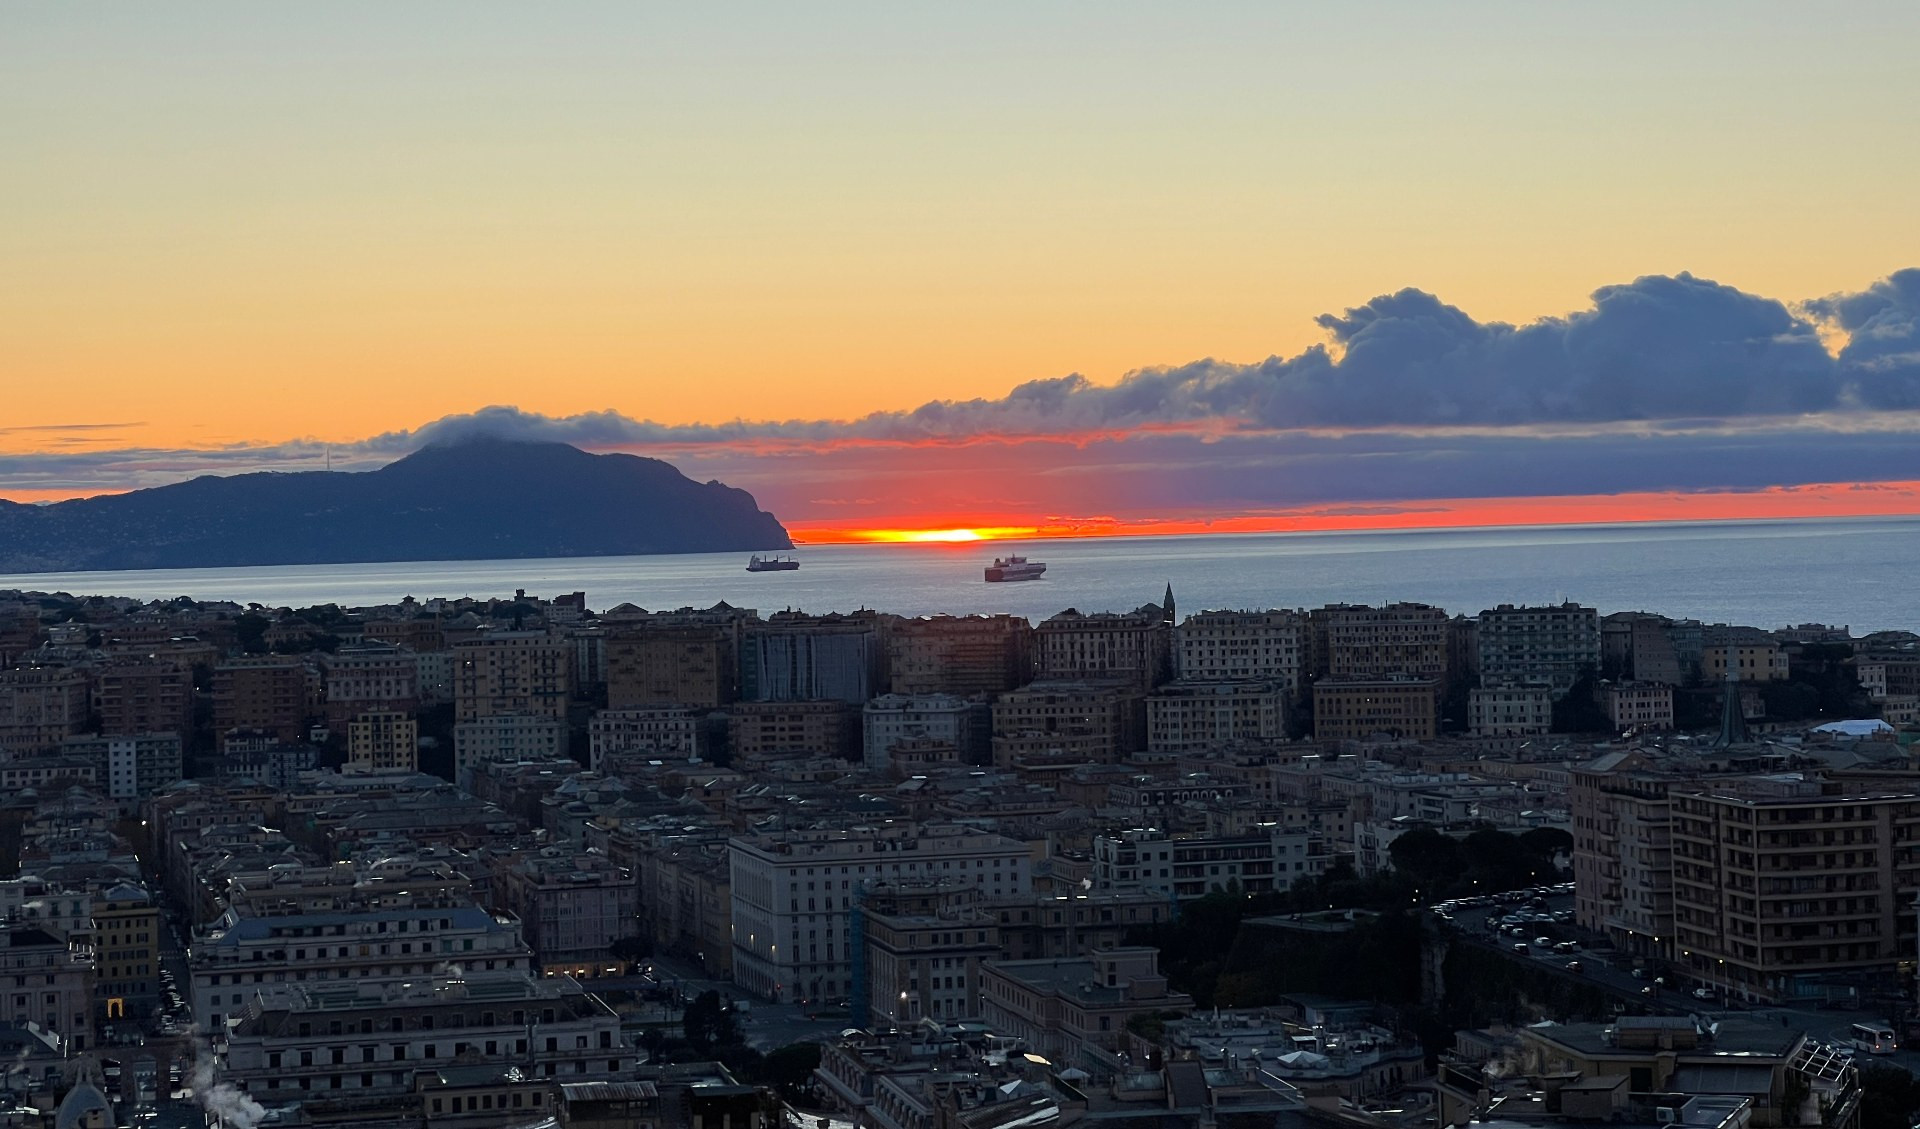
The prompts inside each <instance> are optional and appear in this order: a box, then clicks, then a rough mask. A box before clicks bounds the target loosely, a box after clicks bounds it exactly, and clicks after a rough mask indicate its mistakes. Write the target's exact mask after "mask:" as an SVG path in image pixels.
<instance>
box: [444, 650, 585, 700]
mask: <svg viewBox="0 0 1920 1129" xmlns="http://www.w3.org/2000/svg"><path fill="white" fill-rule="evenodd" d="M451 650H452V652H453V708H454V719H455V721H475V720H478V719H479V718H483V717H499V716H502V715H508V714H519V715H524V716H527V717H545V718H555V719H562V720H564V719H565V718H566V716H567V702H568V699H569V697H570V695H571V694H572V689H573V688H572V686H571V684H570V682H569V677H568V676H569V673H570V672H571V670H572V661H571V660H572V654H571V649H570V648H569V647H568V645H567V641H566V640H565V639H564V638H562V637H560V636H558V635H549V634H547V633H546V632H544V631H489V632H487V633H485V634H482V635H480V636H478V637H476V638H472V639H463V640H461V641H459V642H457V643H455V644H454V645H453V647H452V648H451Z"/></svg>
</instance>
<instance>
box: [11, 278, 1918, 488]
mask: <svg viewBox="0 0 1920 1129" xmlns="http://www.w3.org/2000/svg"><path fill="white" fill-rule="evenodd" d="M1318 322H1319V324H1320V325H1321V326H1322V327H1323V328H1324V329H1325V330H1326V331H1327V333H1328V336H1329V341H1328V343H1327V344H1326V345H1323V346H1316V347H1314V348H1310V349H1307V350H1305V351H1303V352H1300V353H1298V354H1296V355H1294V356H1290V357H1269V358H1267V359H1265V360H1262V361H1257V362H1253V363H1249V364H1238V363H1231V362H1226V361H1219V360H1211V359H1208V360H1200V361H1195V362H1192V363H1190V364H1185V365H1179V366H1172V367H1164V368H1147V369H1140V370H1137V371H1135V372H1131V373H1129V374H1127V375H1126V376H1124V377H1122V378H1121V379H1120V380H1118V381H1117V382H1114V383H1112V384H1099V383H1095V382H1093V381H1091V380H1088V379H1086V378H1085V377H1082V376H1079V375H1069V376H1062V377H1053V378H1047V379H1040V380H1033V381H1029V382H1027V383H1024V384H1021V385H1018V386H1017V387H1015V388H1013V389H1012V390H1011V391H1009V392H1008V393H1007V394H1006V395H1004V396H1001V397H997V398H980V399H971V400H938V401H932V402H929V403H926V404H922V405H920V406H919V407H916V408H913V409H910V410H905V411H887V412H875V413H873V414H871V415H868V416H865V417H863V418H860V419H853V420H818V419H815V420H786V421H766V422H754V421H743V420H735V421H731V422H720V423H701V424H691V425H669V424H661V423H656V422H652V421H648V420H642V419H635V418H633V417H631V416H628V415H625V414H622V413H621V412H617V411H611V410H608V411H597V412H587V413H582V414H578V415H569V416H548V415H542V414H539V413H535V412H529V411H524V410H522V409H519V408H516V407H511V406H494V407H487V408H482V409H480V410H478V411H474V412H467V413H460V414H455V415H449V416H445V417H442V418H441V419H438V420H435V421H433V422H430V423H427V424H425V425H423V426H421V427H418V428H414V429H410V430H403V431H392V432H387V433H384V434H380V435H376V436H373V437H371V438H368V439H365V440H361V441H359V442H356V443H349V444H335V445H332V446H331V448H330V449H331V454H332V458H333V460H334V465H335V466H337V467H366V466H370V465H375V464H377V463H381V462H386V461H390V460H391V459H392V458H393V457H396V456H398V455H401V454H404V453H407V452H409V451H412V450H415V449H417V448H420V447H422V446H429V445H434V444H438V443H445V442H451V441H455V440H459V439H463V438H470V437H473V436H476V435H491V436H498V437H504V438H515V439H538V440H557V441H562V442H567V443H572V444H575V445H577V446H581V447H585V448H590V449H600V450H606V449H610V448H622V449H627V450H633V451H640V452H652V453H656V454H661V455H663V456H665V457H668V458H671V459H672V460H674V461H675V462H676V463H678V464H680V465H682V466H684V467H687V468H688V469H689V470H690V471H691V472H693V473H696V474H699V475H712V476H714V477H720V478H724V479H726V480H727V481H730V482H740V483H742V484H743V485H748V486H751V487H752V488H753V489H755V490H756V491H760V492H762V493H763V494H764V495H765V496H767V497H769V498H771V499H773V501H774V502H775V503H777V504H778V506H779V507H780V508H781V512H783V513H789V512H790V513H793V514H795V515H799V514H801V513H803V512H804V506H805V505H807V504H810V503H811V502H813V501H817V500H825V499H844V498H854V497H861V498H867V499H869V500H873V501H875V503H876V504H877V505H883V504H889V502H888V498H887V497H885V495H889V494H890V495H891V496H892V498H893V500H894V501H898V500H899V499H900V498H902V497H904V496H905V492H906V491H907V489H908V487H907V486H906V485H905V484H906V483H908V482H911V481H913V480H914V479H915V477H916V476H920V480H921V481H922V482H923V483H924V484H925V485H926V488H927V489H928V490H937V491H939V492H940V493H941V494H942V495H943V496H944V497H946V498H947V499H948V500H949V501H950V502H952V503H953V504H958V502H957V499H959V498H961V497H963V496H964V494H965V492H966V490H967V489H969V488H971V489H976V490H987V489H1002V491H1003V492H1002V493H1001V494H1000V495H997V496H996V497H997V498H998V500H1000V501H1005V502H1007V503H1009V504H1014V503H1022V504H1026V503H1030V504H1034V505H1053V504H1058V505H1060V506H1073V507H1078V508H1082V509H1084V508H1085V507H1089V506H1098V505H1099V504H1100V502H1099V499H1100V497H1101V496H1102V494H1103V492H1104V493H1105V494H1109V495H1113V496H1114V497H1115V501H1114V503H1113V505H1114V507H1116V508H1117V507H1118V506H1120V505H1121V504H1122V503H1123V502H1124V503H1125V504H1129V505H1136V506H1139V505H1170V504H1174V503H1176V502H1178V501H1179V500H1180V499H1182V498H1185V499H1187V500H1188V501H1190V502H1193V503H1195V504H1204V503H1208V502H1211V503H1214V504H1219V505H1223V506H1230V505H1235V504H1262V503H1267V504H1274V503H1284V502H1290V501H1303V500H1314V501H1322V500H1331V499H1336V498H1339V497H1346V498H1353V499H1383V498H1405V497H1414V496H1426V497H1434V496H1454V497H1459V496H1466V495H1468V494H1472V495H1474V496H1480V495H1486V494H1493V493H1508V494H1512V493H1525V492H1535V493H1545V492H1548V491H1549V489H1550V490H1551V492H1553V493H1576V492H1581V491H1588V492H1607V491H1615V490H1622V489H1656V488H1658V489H1676V490H1687V489H1719V488H1737V489H1752V488H1755V487H1757V486H1762V485H1766V484H1768V483H1774V484H1790V483H1794V482H1833V481H1843V480H1852V479H1855V478H1863V477H1865V478H1877V479H1887V480H1891V478H1892V476H1895V475H1898V476H1901V477H1909V478H1911V477H1920V462H1916V459H1915V457H1913V456H1911V455H1909V454H1908V452H1910V451H1913V450H1920V444H1915V443H1914V439H1915V438H1916V437H1920V414H1916V415H1909V414H1907V413H1908V412H1910V411H1913V412H1920V270H1915V269H1909V270H1902V271H1900V272H1897V273H1895V274H1893V275H1891V276H1889V277H1888V278H1886V279H1883V280H1881V281H1878V282H1875V283H1874V284H1872V285H1871V286H1869V287H1867V288H1865V289H1863V290H1861V291H1858V292H1854V293H1843V294H1835V295H1829V296H1827V297H1824V298H1819V299H1816V300H1812V301H1807V302H1803V303H1798V304H1789V303H1787V302H1782V301H1779V300H1776V299H1772V298H1766V297H1762V296H1759V295H1755V294H1750V293H1746V292H1743V291H1741V290H1738V289H1736V288H1734V287H1730V286H1726V285H1722V284H1720V283H1716V282H1712V281H1709V280H1706V279H1701V278H1696V277H1694V276H1692V275H1690V274H1679V275H1674V276H1658V275H1650V276H1646V277H1643V278H1639V279H1636V280H1634V281H1632V282H1630V283H1625V284H1621V285H1616V286H1607V287H1602V288H1601V289H1599V290H1597V291H1595V292H1594V294H1593V297H1592V303H1591V305H1590V306H1588V307H1587V308H1585V309H1581V310H1578V311H1575V312H1573V313H1570V314H1566V315H1564V316H1558V317H1547V318H1541V319H1539V320H1536V321H1533V322H1529V323H1527V324H1524V325H1517V326H1516V325H1508V324H1505V323H1500V322H1483V321H1479V320H1477V319H1475V318H1474V317H1472V316H1471V315H1470V314H1468V313H1466V312H1465V311H1463V310H1461V309H1459V308H1458V307H1455V306H1451V305H1448V304H1447V303H1445V302H1443V301H1441V300H1440V299H1439V298H1437V297H1435V296H1434V295H1432V294H1428V293H1426V292H1423V291H1420V290H1414V289H1407V290H1401V291H1399V292H1397V293H1393V294H1386V295H1381V296H1379V297H1376V298H1374V299H1372V300H1370V301H1368V302H1366V303H1364V304H1362V305H1359V306H1355V307H1352V308H1349V309H1346V310H1344V311H1342V312H1340V313H1330V314H1326V315H1323V316H1322V317H1321V318H1319V319H1318ZM1823 337H1824V338H1825V340H1823ZM1829 341H1832V342H1840V344H1839V346H1838V351H1837V352H1835V351H1832V349H1831V348H1830V346H1829V344H1828V343H1827V342H1829ZM983 445H990V446H991V447H992V448H993V451H992V453H991V454H990V455H987V454H982V453H980V452H978V451H974V450H972V449H971V448H975V447H980V446H983ZM328 450H329V448H328V446H327V445H323V444H320V443H317V442H314V441H312V440H304V441H296V442H290V443H284V444H278V445H272V446H264V445H263V446H248V445H242V446H236V447H228V448H222V449H218V450H201V451H193V450H179V451H173V450H144V449H126V448H122V449H116V450H105V449H77V448H74V447H71V446H69V447H59V448H55V447H49V448H47V449H44V450H41V451H36V452H34V453H29V454H11V455H0V495H4V493H5V492H6V491H7V490H8V489H15V490H41V491H52V490H57V489H61V488H62V487H64V488H66V489H68V490H72V491H76V492H77V491H85V490H98V489H113V488H116V487H117V488H122V489H124V488H126V487H128V486H137V485H151V484H154V483H156V482H159V481H173V480H177V479H179V478H183V477H187V476H189V475H190V474H192V473H205V472H208V471H218V472H221V473H230V472H234V471H238V470H245V469H262V468H275V467H287V468H291V467H302V468H306V469H313V468H314V467H315V464H316V463H318V462H319V461H320V460H321V459H323V458H325V457H327V452H328ZM1014 467H1017V468H1019V469H1018V474H1017V475H1013V476H1009V477H1008V480H1007V483H1005V484H1003V486H1002V487H990V486H989V485H988V482H987V479H988V478H989V477H991V474H992V473H997V472H999V471H1003V470H1007V469H1009V468H1014ZM867 483H879V484H881V485H884V486H887V487H888V488H889V489H887V490H881V489H877V488H876V489H868V488H867V486H866V484H867ZM1123 484H1124V485H1123ZM1050 499H1051V501H1050ZM820 504H821V505H822V506H829V503H828V502H827V501H820ZM796 506H799V507H802V508H796Z"/></svg>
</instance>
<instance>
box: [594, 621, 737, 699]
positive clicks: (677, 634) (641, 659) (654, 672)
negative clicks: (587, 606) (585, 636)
mask: <svg viewBox="0 0 1920 1129" xmlns="http://www.w3.org/2000/svg"><path fill="white" fill-rule="evenodd" d="M734 638H735V632H734V631H733V629H731V628H728V627H724V626H720V625H711V626H700V625H695V624H686V625H664V624H657V623H651V622H646V621H640V622H634V623H621V624H617V625H615V626H613V627H612V628H611V629H610V630H609V631H608V633H607V639H606V654H607V707H608V708H609V709H615V710H628V709H637V708H642V707H648V706H670V705H682V706H694V707H701V708H707V709H711V708H714V707H717V706H724V705H726V704H727V703H729V702H731V701H733V699H734V682H735V678H736V667H737V662H736V659H735V651H734Z"/></svg>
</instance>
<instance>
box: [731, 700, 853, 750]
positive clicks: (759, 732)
mask: <svg viewBox="0 0 1920 1129" xmlns="http://www.w3.org/2000/svg"><path fill="white" fill-rule="evenodd" d="M727 740H728V743H729V744H730V745H731V746H732V748H733V755H734V756H735V757H736V758H745V759H750V758H753V757H764V756H768V755H771V754H775V753H794V752H808V753H816V754H818V755H820V756H833V757H847V758H852V756H853V755H854V753H855V751H856V750H857V749H859V747H860V711H859V710H858V709H857V708H855V707H854V706H852V705H849V704H848V703H846V702H842V701H838V700H830V701H813V702H735V703H734V704H733V705H732V706H731V707H729V708H728V710H727Z"/></svg>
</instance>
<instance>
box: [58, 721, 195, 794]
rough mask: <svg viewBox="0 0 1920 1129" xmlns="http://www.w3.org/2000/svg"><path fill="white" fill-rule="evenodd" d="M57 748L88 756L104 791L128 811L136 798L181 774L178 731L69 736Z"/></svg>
mask: <svg viewBox="0 0 1920 1129" xmlns="http://www.w3.org/2000/svg"><path fill="white" fill-rule="evenodd" d="M60 751H61V752H62V753H67V754H75V755H80V756H84V757H87V758H89V759H90V760H92V761H93V762H94V764H95V767H96V772H97V777H96V778H97V779H100V780H104V781H106V782H107V795H108V796H110V797H111V798H112V799H114V800H115V801H117V802H118V803H119V804H120V807H121V810H122V811H129V810H131V809H132V807H133V806H134V805H136V804H138V803H139V801H140V800H142V799H145V798H146V797H148V796H151V795H153V794H154V793H156V792H159V791H160V790H161V789H163V788H166V787H167V786H168V785H170V784H173V783H175V782H177V781H178V780H179V779H180V778H181V776H182V775H184V772H183V765H182V760H183V757H182V754H181V745H180V735H179V734H177V733H141V734H138V735H136V736H132V737H73V738H69V739H68V740H66V741H64V742H62V743H61V746H60Z"/></svg>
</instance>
